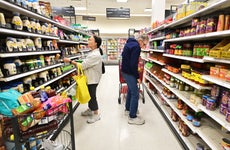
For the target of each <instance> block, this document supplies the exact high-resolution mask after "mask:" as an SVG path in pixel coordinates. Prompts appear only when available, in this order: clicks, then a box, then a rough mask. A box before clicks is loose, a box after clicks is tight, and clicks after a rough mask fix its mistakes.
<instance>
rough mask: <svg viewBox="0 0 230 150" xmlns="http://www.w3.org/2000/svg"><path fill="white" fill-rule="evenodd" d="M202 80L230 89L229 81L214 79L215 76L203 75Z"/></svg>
mask: <svg viewBox="0 0 230 150" xmlns="http://www.w3.org/2000/svg"><path fill="white" fill-rule="evenodd" d="M202 79H204V80H207V81H209V82H212V83H215V84H218V85H220V86H223V87H226V88H228V89H230V82H227V81H225V80H223V79H220V78H217V77H213V76H210V75H202Z"/></svg>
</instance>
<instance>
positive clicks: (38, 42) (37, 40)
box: [34, 38, 42, 50]
mask: <svg viewBox="0 0 230 150" xmlns="http://www.w3.org/2000/svg"><path fill="white" fill-rule="evenodd" d="M34 44H35V47H36V48H37V50H41V48H42V39H41V38H35V40H34Z"/></svg>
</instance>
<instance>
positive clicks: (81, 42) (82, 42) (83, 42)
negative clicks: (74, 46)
mask: <svg viewBox="0 0 230 150" xmlns="http://www.w3.org/2000/svg"><path fill="white" fill-rule="evenodd" d="M79 43H80V44H85V45H87V44H88V42H85V41H80V42H79Z"/></svg>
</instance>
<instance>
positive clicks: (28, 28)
mask: <svg viewBox="0 0 230 150" xmlns="http://www.w3.org/2000/svg"><path fill="white" fill-rule="evenodd" d="M22 22H23V30H24V31H28V32H31V24H30V21H29V19H28V17H27V16H24V17H23V18H22Z"/></svg>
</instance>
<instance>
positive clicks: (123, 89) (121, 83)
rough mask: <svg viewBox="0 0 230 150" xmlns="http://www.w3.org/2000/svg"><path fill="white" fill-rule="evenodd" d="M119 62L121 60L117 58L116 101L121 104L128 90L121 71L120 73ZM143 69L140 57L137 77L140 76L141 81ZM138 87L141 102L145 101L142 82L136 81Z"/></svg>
mask: <svg viewBox="0 0 230 150" xmlns="http://www.w3.org/2000/svg"><path fill="white" fill-rule="evenodd" d="M121 62H122V60H121V59H119V60H118V65H119V97H118V103H119V104H121V100H125V99H126V94H127V92H128V86H127V83H126V82H125V80H124V78H123V77H122V73H121ZM143 70H144V64H143V62H142V61H141V59H139V63H138V71H139V77H140V80H141V81H142V79H143ZM138 88H139V94H140V97H141V98H142V102H143V103H145V97H144V88H143V85H142V83H140V84H139V83H138ZM122 96H123V97H122Z"/></svg>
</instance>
